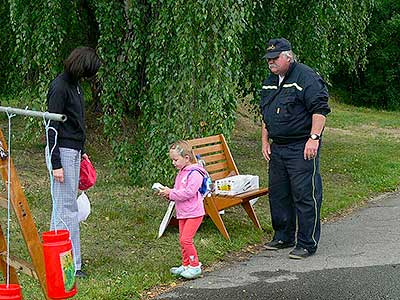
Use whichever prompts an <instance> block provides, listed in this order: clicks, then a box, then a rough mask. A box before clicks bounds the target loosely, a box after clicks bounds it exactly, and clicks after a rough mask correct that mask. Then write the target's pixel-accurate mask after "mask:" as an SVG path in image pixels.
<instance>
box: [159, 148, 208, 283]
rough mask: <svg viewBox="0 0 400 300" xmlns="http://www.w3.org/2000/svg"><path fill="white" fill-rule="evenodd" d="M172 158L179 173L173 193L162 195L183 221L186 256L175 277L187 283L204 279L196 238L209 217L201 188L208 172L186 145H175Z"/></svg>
mask: <svg viewBox="0 0 400 300" xmlns="http://www.w3.org/2000/svg"><path fill="white" fill-rule="evenodd" d="M169 156H170V158H171V160H172V163H173V165H174V166H175V167H176V168H177V169H178V170H179V172H178V175H177V176H176V178H175V184H174V187H173V188H172V189H170V188H168V187H165V188H163V189H161V191H160V194H161V195H162V196H164V197H166V198H168V199H169V200H170V201H175V210H176V218H177V219H178V221H179V242H180V246H181V252H182V265H181V266H180V267H173V268H171V273H172V274H173V275H175V276H181V277H184V278H186V279H193V278H197V277H199V276H200V275H201V263H200V262H199V258H198V256H197V251H196V248H195V246H194V244H193V238H194V236H195V235H196V232H197V230H198V229H199V227H200V224H201V222H202V221H203V217H204V215H205V211H204V205H203V196H202V195H201V193H200V192H199V188H200V187H201V185H202V183H203V175H202V174H206V171H205V170H204V168H203V167H202V166H200V165H198V164H196V163H195V161H196V160H195V158H194V155H193V152H192V147H191V146H190V145H189V143H188V142H186V141H178V142H176V143H174V144H172V145H171V147H170V149H169Z"/></svg>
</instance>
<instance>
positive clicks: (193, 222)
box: [179, 216, 203, 267]
mask: <svg viewBox="0 0 400 300" xmlns="http://www.w3.org/2000/svg"><path fill="white" fill-rule="evenodd" d="M202 221H203V216H201V217H197V218H192V219H179V243H180V245H181V251H182V265H183V266H189V265H190V266H192V267H197V266H198V265H199V258H198V256H197V251H196V248H195V246H194V244H193V238H194V236H195V235H196V232H197V230H198V229H199V227H200V224H201V222H202Z"/></svg>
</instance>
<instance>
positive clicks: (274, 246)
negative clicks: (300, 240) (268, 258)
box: [264, 240, 294, 250]
mask: <svg viewBox="0 0 400 300" xmlns="http://www.w3.org/2000/svg"><path fill="white" fill-rule="evenodd" d="M293 246H294V242H284V241H281V240H272V241H270V242H269V243H266V244H265V245H264V248H265V249H267V250H279V249H285V248H290V247H293Z"/></svg>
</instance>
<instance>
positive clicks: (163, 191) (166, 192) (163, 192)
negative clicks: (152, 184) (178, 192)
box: [159, 187, 171, 198]
mask: <svg viewBox="0 0 400 300" xmlns="http://www.w3.org/2000/svg"><path fill="white" fill-rule="evenodd" d="M170 191H171V189H170V188H169V187H164V188H162V189H160V192H159V194H160V195H161V196H163V197H165V198H169V193H170Z"/></svg>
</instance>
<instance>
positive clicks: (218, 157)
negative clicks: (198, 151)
mask: <svg viewBox="0 0 400 300" xmlns="http://www.w3.org/2000/svg"><path fill="white" fill-rule="evenodd" d="M202 159H203V160H204V161H205V162H206V166H207V165H209V164H212V163H214V162H219V161H226V156H225V154H224V153H223V152H221V153H218V154H211V155H207V156H203V157H202Z"/></svg>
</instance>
